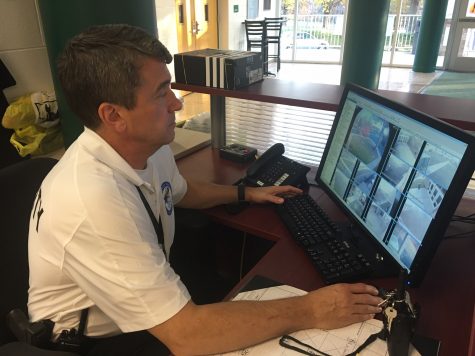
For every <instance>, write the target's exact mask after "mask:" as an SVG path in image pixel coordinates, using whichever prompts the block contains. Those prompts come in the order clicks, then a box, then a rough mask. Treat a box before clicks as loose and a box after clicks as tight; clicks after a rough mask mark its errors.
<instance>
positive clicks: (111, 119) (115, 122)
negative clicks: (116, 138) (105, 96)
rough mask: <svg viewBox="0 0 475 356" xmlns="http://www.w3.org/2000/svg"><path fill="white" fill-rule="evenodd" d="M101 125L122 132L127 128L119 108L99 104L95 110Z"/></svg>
mask: <svg viewBox="0 0 475 356" xmlns="http://www.w3.org/2000/svg"><path fill="white" fill-rule="evenodd" d="M97 113H98V115H99V117H100V118H101V121H102V124H103V125H104V126H106V127H109V128H112V129H113V130H114V131H117V132H122V131H124V130H125V128H126V127H127V125H126V122H125V120H124V118H123V117H122V115H121V110H120V108H119V107H118V106H117V105H115V104H111V103H101V104H100V105H99V108H98V109H97Z"/></svg>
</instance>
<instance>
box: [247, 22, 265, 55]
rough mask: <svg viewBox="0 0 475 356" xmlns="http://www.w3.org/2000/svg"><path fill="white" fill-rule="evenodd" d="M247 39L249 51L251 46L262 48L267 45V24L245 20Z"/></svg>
mask: <svg viewBox="0 0 475 356" xmlns="http://www.w3.org/2000/svg"><path fill="white" fill-rule="evenodd" d="M244 25H245V27H246V39H247V46H248V49H249V47H250V46H262V44H263V43H265V36H266V31H265V22H264V21H249V20H245V21H244Z"/></svg>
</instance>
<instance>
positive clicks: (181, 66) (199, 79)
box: [174, 48, 263, 89]
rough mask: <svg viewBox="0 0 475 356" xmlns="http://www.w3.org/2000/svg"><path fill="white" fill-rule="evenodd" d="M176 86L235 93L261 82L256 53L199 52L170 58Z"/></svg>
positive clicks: (209, 49)
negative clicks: (178, 84) (234, 90)
mask: <svg viewBox="0 0 475 356" xmlns="http://www.w3.org/2000/svg"><path fill="white" fill-rule="evenodd" d="M174 62H175V80H176V82H177V83H183V84H191V85H203V86H207V87H214V88H222V89H238V88H242V87H245V86H248V85H251V84H252V83H255V82H258V81H260V80H262V75H263V71H262V54H261V53H259V52H244V51H231V50H220V49H212V48H206V49H200V50H196V51H191V52H184V53H178V54H175V55H174Z"/></svg>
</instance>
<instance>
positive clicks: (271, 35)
mask: <svg viewBox="0 0 475 356" xmlns="http://www.w3.org/2000/svg"><path fill="white" fill-rule="evenodd" d="M264 21H265V25H266V38H267V44H268V45H270V44H275V45H276V46H277V53H274V54H270V53H268V54H267V58H268V59H270V58H275V59H277V72H278V71H279V70H280V37H281V35H282V25H283V24H284V18H283V17H266V18H265V20H264Z"/></svg>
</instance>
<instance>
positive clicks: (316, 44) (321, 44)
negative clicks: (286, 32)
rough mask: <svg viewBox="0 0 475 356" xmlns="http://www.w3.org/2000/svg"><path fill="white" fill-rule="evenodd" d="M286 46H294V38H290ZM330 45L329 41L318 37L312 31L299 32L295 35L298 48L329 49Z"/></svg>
mask: <svg viewBox="0 0 475 356" xmlns="http://www.w3.org/2000/svg"><path fill="white" fill-rule="evenodd" d="M287 41H288V43H287V44H286V46H285V48H287V49H289V48H293V47H294V44H293V39H292V38H289V39H288V40H287ZM328 47H330V44H329V43H328V41H326V40H323V39H319V38H316V37H315V36H313V35H312V34H311V33H310V32H297V33H296V35H295V48H296V49H327V48H328Z"/></svg>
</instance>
